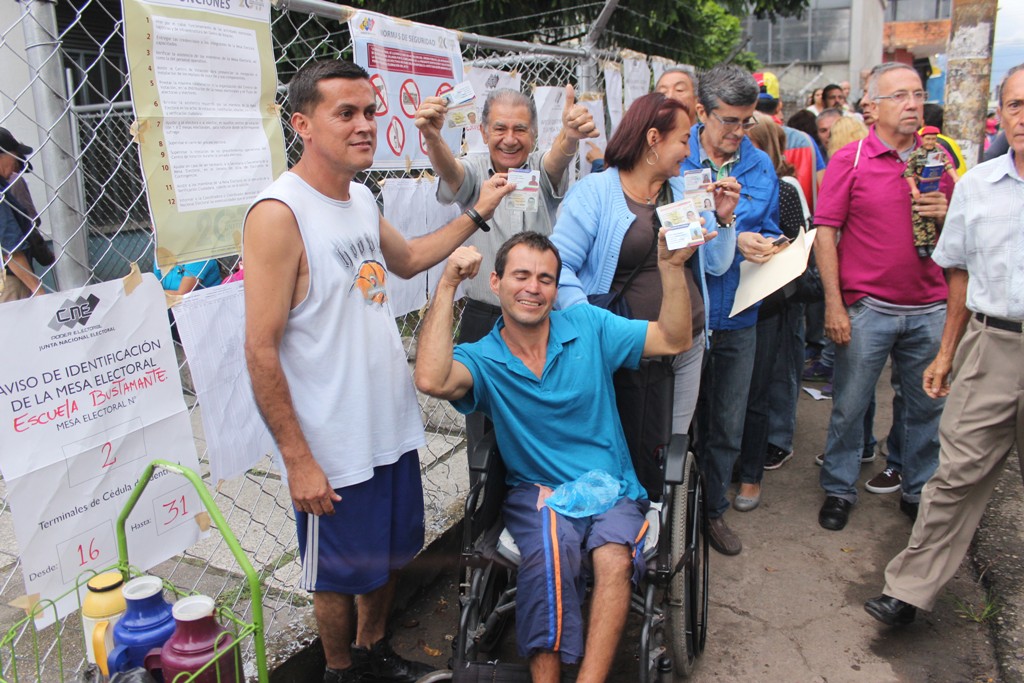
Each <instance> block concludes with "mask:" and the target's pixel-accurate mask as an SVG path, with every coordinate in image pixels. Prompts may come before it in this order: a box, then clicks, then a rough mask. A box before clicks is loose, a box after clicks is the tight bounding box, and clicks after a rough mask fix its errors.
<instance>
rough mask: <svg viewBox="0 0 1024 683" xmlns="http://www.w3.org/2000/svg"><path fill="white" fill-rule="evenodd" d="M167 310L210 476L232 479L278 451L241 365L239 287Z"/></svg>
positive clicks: (204, 292) (196, 295)
mask: <svg viewBox="0 0 1024 683" xmlns="http://www.w3.org/2000/svg"><path fill="white" fill-rule="evenodd" d="M172 310H173V312H174V319H175V321H176V322H177V324H178V332H179V334H180V335H181V343H182V345H183V346H184V347H185V357H186V358H188V366H189V369H190V370H191V372H192V381H193V383H194V384H195V387H196V397H197V398H198V399H199V408H200V410H201V415H202V417H203V431H204V433H205V434H206V451H207V455H208V456H209V458H210V476H211V478H212V480H213V481H214V482H218V481H221V480H222V479H231V478H233V477H237V476H239V475H241V474H243V473H244V472H245V471H246V470H248V469H249V468H251V467H252V466H253V465H255V464H256V462H257V461H258V460H259V459H260V457H262V456H263V455H267V454H270V453H275V452H276V450H277V447H276V445H275V444H274V438H273V437H272V436H271V434H270V430H268V429H267V425H266V423H265V422H264V421H263V418H262V417H261V416H260V414H259V411H258V410H257V409H256V399H255V398H254V396H253V393H252V381H251V380H250V379H249V370H248V368H247V367H246V364H245V350H244V349H245V298H244V293H243V289H242V283H241V282H232V283H229V284H226V285H221V286H220V287H211V288H209V289H201V290H199V291H196V292H193V293H192V294H189V295H188V296H186V297H185V298H184V299H183V300H182V301H181V302H180V303H179V304H177V305H176V306H175V307H174V308H173V309H172Z"/></svg>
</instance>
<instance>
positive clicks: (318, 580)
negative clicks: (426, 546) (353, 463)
mask: <svg viewBox="0 0 1024 683" xmlns="http://www.w3.org/2000/svg"><path fill="white" fill-rule="evenodd" d="M335 492H336V493H337V494H338V495H339V496H341V501H340V502H337V503H335V504H334V514H333V515H321V516H317V515H310V514H307V513H305V512H300V511H298V510H296V511H295V526H296V529H297V531H298V536H299V557H300V558H301V559H302V578H301V580H300V581H299V586H300V587H301V588H304V589H306V590H307V591H310V592H312V593H316V592H318V591H329V592H332V593H344V594H345V595H365V594H366V593H370V592H372V591H374V590H376V589H377V588H380V587H381V586H383V585H384V584H386V583H387V581H388V578H389V577H390V575H391V572H392V571H394V570H396V569H400V568H402V567H403V566H405V565H406V564H408V563H409V562H410V561H411V560H412V559H413V558H414V557H416V553H418V552H419V551H420V548H422V547H423V486H422V484H421V483H420V460H419V456H418V454H417V453H416V451H414V450H413V451H409V452H408V453H405V454H404V455H402V457H401V458H399V459H398V461H397V462H395V463H394V464H392V465H384V466H382V467H375V468H374V469H373V477H371V478H370V479H368V480H367V481H364V482H361V483H359V484H353V485H352V486H345V487H342V488H340V489H335Z"/></svg>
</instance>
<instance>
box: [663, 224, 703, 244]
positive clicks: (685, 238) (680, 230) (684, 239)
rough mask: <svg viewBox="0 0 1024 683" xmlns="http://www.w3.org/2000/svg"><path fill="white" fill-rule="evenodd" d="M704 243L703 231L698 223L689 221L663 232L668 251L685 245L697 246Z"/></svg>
mask: <svg viewBox="0 0 1024 683" xmlns="http://www.w3.org/2000/svg"><path fill="white" fill-rule="evenodd" d="M702 244H704V232H703V231H702V230H701V225H700V223H690V224H689V225H680V226H678V227H675V228H671V229H669V230H668V231H667V232H666V233H665V245H666V246H667V247H668V249H669V251H675V250H676V249H684V248H686V247H698V246H700V245H702Z"/></svg>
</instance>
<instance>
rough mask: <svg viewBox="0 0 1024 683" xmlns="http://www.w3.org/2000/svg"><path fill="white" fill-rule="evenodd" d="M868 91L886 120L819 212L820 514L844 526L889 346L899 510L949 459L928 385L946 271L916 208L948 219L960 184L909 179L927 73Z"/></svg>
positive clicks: (835, 177)
mask: <svg viewBox="0 0 1024 683" xmlns="http://www.w3.org/2000/svg"><path fill="white" fill-rule="evenodd" d="M868 98H869V99H870V100H871V101H872V102H873V103H874V104H875V111H876V116H877V120H876V122H875V125H874V126H872V128H871V133H870V134H869V135H868V137H867V138H866V139H864V140H863V141H861V142H860V143H857V144H850V145H847V146H846V147H844V148H843V149H841V150H840V151H839V152H837V153H836V154H835V156H834V157H833V158H832V160H831V161H830V162H829V165H828V168H827V169H826V171H825V178H824V181H823V183H822V186H821V192H820V194H819V200H818V206H817V211H816V213H815V216H814V222H815V224H816V225H817V227H818V236H817V238H816V240H815V244H814V247H815V253H816V258H817V262H818V269H819V270H820V272H821V279H822V283H823V285H824V288H825V334H826V335H828V337H829V338H830V339H832V341H834V342H835V343H836V364H835V374H834V379H833V383H834V399H833V400H834V403H833V408H832V417H831V420H830V421H829V428H828V439H827V441H826V444H825V457H824V463H823V465H822V468H821V476H820V482H821V487H822V488H823V489H824V490H825V502H824V504H823V505H822V507H821V511H820V512H819V513H818V523H819V524H821V526H822V527H824V528H826V529H831V530H833V531H838V530H840V529H842V528H843V527H844V526H846V522H847V520H848V519H849V515H850V509H851V508H852V507H853V505H854V503H856V502H857V479H858V477H859V476H860V461H861V451H862V450H863V446H864V434H863V432H864V413H865V411H866V410H867V408H868V405H869V404H870V403H871V399H872V397H873V396H874V392H875V385H876V384H877V383H878V379H879V377H880V375H881V373H882V369H883V367H884V366H885V362H886V359H887V358H888V357H889V356H890V354H891V355H892V357H893V359H894V363H895V365H896V373H897V376H898V378H899V381H900V383H901V386H902V391H903V402H904V408H903V410H904V413H903V414H904V421H905V430H904V434H903V435H902V440H901V446H900V452H901V453H902V454H903V478H902V499H901V501H900V510H902V511H903V512H904V513H906V514H907V515H908V516H909V517H911V518H912V519H913V518H915V517H916V516H917V506H918V501H919V499H920V497H921V488H922V487H923V486H924V483H925V482H926V481H927V480H928V478H929V477H930V476H931V475H932V473H933V472H934V471H935V467H936V465H937V463H938V448H939V443H938V424H939V417H940V416H941V414H942V406H943V400H942V399H937V398H931V397H929V396H928V395H927V394H926V393H925V392H924V389H923V387H922V384H921V376H922V373H923V372H924V369H925V368H926V367H927V365H928V363H929V362H930V361H931V359H932V358H934V357H935V354H936V353H937V352H938V349H939V341H940V339H941V336H942V327H943V323H944V321H945V316H946V304H945V301H946V281H945V278H944V277H943V272H942V269H941V268H940V267H939V266H938V265H936V264H935V262H934V261H932V260H931V259H930V258H922V257H920V256H918V253H917V250H916V249H915V248H914V232H913V226H912V223H911V209H912V208H913V210H915V211H917V212H918V213H919V214H920V215H922V216H927V217H932V218H935V219H936V221H937V222H938V225H939V226H940V228H941V225H942V221H943V219H944V218H945V216H946V207H947V204H948V198H949V196H950V195H951V194H952V192H953V183H952V182H951V181H950V180H949V178H947V177H946V176H943V178H942V181H941V184H940V187H939V190H938V191H935V192H927V193H921V195H920V197H919V198H918V199H917V200H912V199H911V195H910V191H909V189H908V187H907V184H906V182H905V181H904V180H903V178H902V176H903V170H904V169H905V168H906V161H907V158H908V157H909V156H910V154H911V153H912V152H913V151H914V150H915V149H916V148H917V146H918V145H920V144H921V139H920V138H919V137H918V136H917V132H916V131H917V129H918V128H920V127H921V123H922V112H923V105H924V100H925V98H926V93H925V91H924V88H923V87H922V85H921V79H920V77H919V76H918V75H917V72H916V71H914V69H913V68H912V67H911V66H909V65H907V64H898V63H895V62H890V63H886V64H881V65H879V66H876V67H875V68H874V69H873V70H872V74H871V76H870V78H869V80H868ZM912 202H913V207H912V206H911V203H912ZM840 238H841V239H840ZM837 241H838V244H837Z"/></svg>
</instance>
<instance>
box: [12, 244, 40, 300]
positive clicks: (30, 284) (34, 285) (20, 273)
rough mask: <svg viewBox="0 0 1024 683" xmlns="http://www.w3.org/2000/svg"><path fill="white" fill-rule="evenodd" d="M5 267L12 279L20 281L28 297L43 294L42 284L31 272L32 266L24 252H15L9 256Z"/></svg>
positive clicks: (33, 272)
mask: <svg viewBox="0 0 1024 683" xmlns="http://www.w3.org/2000/svg"><path fill="white" fill-rule="evenodd" d="M7 267H8V268H9V269H10V271H11V272H12V273H14V277H16V278H18V279H19V280H21V283H22V284H23V285H25V287H26V288H27V289H28V291H29V292H30V296H35V295H36V294H42V293H43V286H42V282H40V281H39V278H38V277H36V274H35V271H33V270H32V264H31V263H30V262H29V260H28V254H26V253H25V252H24V251H16V252H14V253H12V254H11V258H10V260H9V261H8V262H7Z"/></svg>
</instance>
